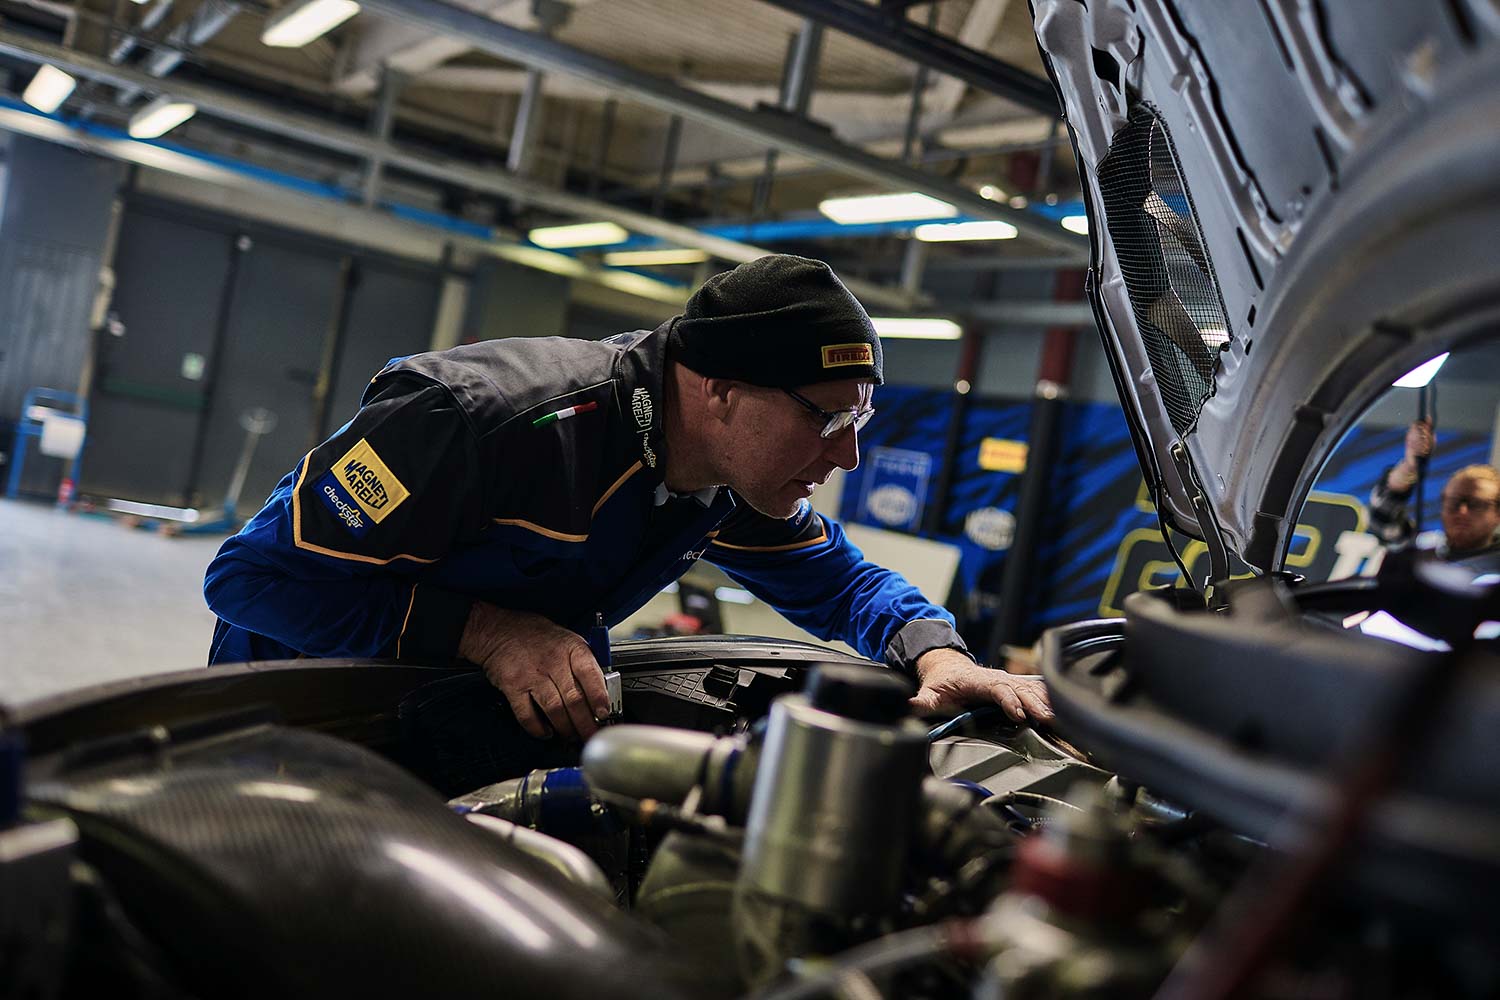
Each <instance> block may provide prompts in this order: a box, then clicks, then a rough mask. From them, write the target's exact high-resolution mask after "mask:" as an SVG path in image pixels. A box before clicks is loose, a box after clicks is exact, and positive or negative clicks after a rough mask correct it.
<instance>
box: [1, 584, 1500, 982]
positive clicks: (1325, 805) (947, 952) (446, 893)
mask: <svg viewBox="0 0 1500 1000" xmlns="http://www.w3.org/2000/svg"><path fill="white" fill-rule="evenodd" d="M1493 592H1494V588H1493V585H1492V584H1489V583H1486V582H1484V581H1483V580H1481V581H1479V582H1478V583H1476V582H1475V580H1474V578H1473V576H1472V574H1467V575H1466V574H1462V573H1460V572H1458V571H1457V570H1455V568H1454V567H1452V566H1445V565H1442V564H1438V563H1436V562H1420V561H1418V562H1411V561H1408V563H1407V564H1403V563H1402V561H1401V560H1393V561H1392V564H1391V567H1390V569H1389V570H1388V571H1387V572H1386V573H1385V574H1384V578H1383V579H1382V580H1379V581H1358V582H1355V583H1348V584H1341V585H1322V586H1317V587H1303V588H1296V587H1292V586H1289V585H1288V584H1286V583H1284V582H1282V581H1278V580H1275V579H1271V578H1263V579H1260V580H1256V581H1250V582H1248V583H1246V584H1244V585H1242V586H1240V587H1238V588H1236V589H1235V590H1234V591H1233V592H1232V593H1227V594H1225V595H1221V597H1220V599H1219V603H1220V607H1218V608H1217V609H1214V610H1211V609H1210V608H1209V607H1208V606H1207V605H1206V604H1205V603H1203V601H1202V598H1201V597H1199V596H1198V595H1195V594H1187V593H1186V592H1158V593H1150V594H1147V593H1143V594H1141V595H1138V597H1137V598H1135V599H1132V602H1131V603H1130V604H1129V605H1128V607H1127V616H1126V618H1125V619H1123V620H1101V621H1096V622H1085V623H1080V624H1078V625H1075V626H1069V627H1066V628H1062V629H1058V630H1054V631H1053V632H1051V633H1049V634H1048V636H1047V638H1046V640H1045V643H1044V649H1043V654H1044V655H1043V670H1044V673H1045V674H1046V676H1047V679H1048V683H1049V688H1050V689H1051V691H1052V697H1053V702H1054V705H1055V707H1056V710H1057V713H1058V719H1057V723H1056V728H1055V729H1052V728H1043V727H1039V726H1023V725H1019V724H1016V723H1014V722H1012V721H1010V720H1009V719H1007V718H1006V717H1005V716H1004V715H1003V714H1002V713H1001V712H1000V711H999V710H998V709H985V708H980V709H976V710H974V711H971V712H967V713H964V714H962V715H960V716H957V717H955V718H952V719H949V720H946V721H932V720H929V721H920V720H918V719H915V718H913V717H911V715H910V712H909V706H908V704H907V698H908V697H909V695H910V693H911V690H910V687H909V685H908V683H907V682H906V681H905V680H904V679H903V678H900V677H898V676H896V675H893V674H891V673H890V672H888V671H885V670H882V669H875V668H873V667H872V665H871V664H868V663H867V662H865V661H861V660H858V659H855V658H852V657H845V656H842V655H840V654H835V653H830V652H829V651H828V650H825V649H821V648H818V647H812V646H805V645H801V644H798V643H789V642H780V641H770V640H755V639H736V638H729V637H715V638H706V637H704V638H693V639H663V640H643V641H637V642H630V643H622V644H619V645H618V646H617V647H616V655H615V665H616V667H617V669H619V670H620V671H621V673H622V674H623V677H624V685H623V687H624V705H625V717H624V719H623V720H621V722H620V723H619V724H616V725H611V726H608V727H606V728H605V729H603V730H601V731H600V732H599V733H598V734H596V735H595V736H594V737H593V738H592V739H590V740H589V741H588V742H587V743H586V744H585V745H584V746H583V747H582V748H581V750H580V748H578V747H568V746H564V745H562V744H559V743H556V742H544V741H536V740H532V739H531V738H530V737H528V736H526V735H525V734H524V733H522V732H521V731H520V729H519V727H518V726H517V725H516V724H515V722H514V719H513V718H511V717H510V716H509V714H508V710H507V709H506V708H505V706H504V703H503V701H502V699H501V698H500V696H499V695H498V692H496V691H495V690H494V689H493V688H491V687H490V686H489V685H488V682H487V681H486V680H485V678H484V677H483V676H482V675H481V674H479V673H476V672H470V671H462V670H453V669H432V668H418V667H410V666H400V665H391V664H379V663H365V662H346V663H337V662H318V663H308V662H306V661H299V662H294V663H284V664H254V665H247V666H245V667H244V668H235V669H231V670H229V671H226V672H222V673H221V672H218V671H214V672H210V673H209V674H207V675H206V674H204V673H203V672H201V671H200V672H194V673H191V674H177V675H168V676H166V677H161V678H148V679H143V680H140V681H135V682H129V683H127V684H123V685H117V686H115V687H114V688H112V689H106V690H104V691H93V692H87V693H84V694H79V695H73V696H68V697H64V698H61V699H56V700H54V701H53V702H50V703H43V704H41V705H38V706H36V707H35V708H34V709H32V710H31V711H30V714H29V715H28V716H26V717H22V718H20V719H16V720H12V721H11V724H10V725H9V726H8V727H7V729H6V731H5V733H6V739H7V747H8V748H9V749H10V751H11V752H10V754H9V759H10V760H11V761H13V762H19V761H20V760H21V754H20V751H19V747H20V746H21V740H20V739H19V738H18V737H20V736H24V737H25V745H26V753H27V756H26V759H25V765H24V768H25V777H26V788H27V792H26V796H25V800H24V803H21V804H20V806H21V808H22V810H23V811H22V813H21V815H20V822H18V823H17V824H15V825H13V826H11V827H10V828H8V829H6V830H4V831H3V832H0V845H3V847H4V852H3V855H0V880H3V884H4V886H5V892H4V898H5V900H6V906H5V907H4V912H5V914H6V923H5V926H4V928H3V931H4V933H3V940H4V941H5V942H6V947H7V954H8V955H10V956H14V957H15V958H14V960H11V961H8V969H9V970H12V976H11V980H10V984H9V986H8V989H10V990H11V991H12V992H16V991H17V990H19V991H20V992H18V993H16V995H31V996H62V997H72V996H85V995H93V994H95V993H97V992H98V990H99V989H101V988H103V987H104V986H105V985H106V984H107V985H108V986H109V987H110V988H111V989H112V990H114V991H115V992H117V993H118V992H120V991H122V990H123V992H124V993H125V995H137V996H174V997H176V996H185V997H191V996H239V995H245V996H249V995H264V994H265V993H266V992H267V991H272V992H273V993H274V994H275V995H279V996H314V995H328V994H330V993H333V994H335V995H342V994H345V993H352V992H354V991H356V990H358V991H361V992H364V991H375V992H376V993H377V994H380V995H390V994H391V993H392V992H393V991H399V992H402V993H406V992H413V993H420V994H422V995H436V994H438V993H442V994H444V995H479V994H481V993H485V994H490V993H494V992H496V991H499V992H502V993H507V994H516V995H532V994H537V995H549V996H562V997H569V996H580V997H581V996H590V997H596V996H622V997H624V996H652V997H661V996H723V997H730V996H743V995H751V994H753V995H758V996H774V997H804V996H806V997H810V996H840V995H847V996H861V997H864V996H901V997H928V996H933V997H936V996H974V997H1001V996H1004V997H1095V996H1097V997H1106V996H1107V997H1130V996H1141V997H1146V996H1194V997H1197V996H1220V995H1222V996H1228V995H1250V996H1370V995H1387V996H1401V997H1405V996H1431V995H1445V996H1447V995H1466V996H1470V995H1472V996H1480V995H1488V994H1490V993H1491V992H1492V991H1493V990H1494V989H1495V988H1496V987H1497V985H1500V960H1497V956H1496V954H1495V951H1494V949H1493V947H1492V945H1493V943H1494V941H1495V939H1496V927H1495V922H1494V915H1493V912H1492V908H1491V907H1489V906H1488V905H1487V904H1488V899H1489V896H1490V889H1492V888H1493V886H1494V885H1495V884H1496V876H1497V873H1500V846H1497V845H1500V831H1497V828H1496V819H1495V817H1496V815H1497V810H1496V808H1495V806H1496V803H1497V802H1500V784H1497V783H1496V779H1495V777H1494V774H1493V773H1492V769H1486V768H1484V767H1482V766H1476V762H1477V761H1482V760H1485V759H1489V755H1490V754H1491V753H1492V752H1493V749H1494V748H1493V742H1494V740H1495V739H1496V737H1495V735H1494V734H1495V733H1496V732H1500V727H1497V726H1496V724H1495V723H1496V722H1497V719H1496V718H1495V715H1496V713H1497V712H1500V688H1497V684H1496V677H1497V676H1500V675H1497V674H1496V672H1495V669H1494V668H1495V665H1496V664H1495V662H1494V653H1493V649H1492V648H1490V647H1489V646H1488V645H1487V644H1485V643H1470V644H1467V645H1465V644H1464V643H1463V634H1464V630H1465V629H1467V630H1468V632H1469V633H1472V632H1473V625H1472V620H1473V619H1474V618H1475V617H1476V616H1478V617H1481V618H1482V617H1485V616H1487V615H1490V614H1492V612H1493V609H1492V607H1491V605H1492V604H1493V599H1494V598H1493ZM1439 600H1441V602H1442V604H1441V607H1443V608H1446V609H1447V610H1446V611H1443V612H1442V613H1440V614H1437V615H1436V616H1435V617H1434V616H1433V615H1432V614H1430V613H1429V614H1427V615H1426V616H1425V619H1424V615H1423V614H1422V613H1417V612H1412V613H1407V612H1410V609H1412V608H1428V609H1431V608H1433V607H1436V606H1438V605H1437V604H1435V603H1434V602H1437V601H1439ZM1377 607H1391V608H1398V609H1407V612H1403V613H1407V617H1408V618H1409V619H1411V620H1414V621H1419V622H1421V623H1422V624H1423V627H1424V628H1426V629H1427V630H1428V631H1429V632H1430V633H1434V634H1446V635H1447V637H1448V639H1449V640H1450V641H1452V642H1453V643H1454V645H1455V648H1454V649H1452V650H1451V651H1449V652H1446V653H1433V652H1430V651H1422V650H1416V649H1413V648H1410V647H1408V646H1403V645H1399V644H1394V643H1389V642H1384V641H1381V640H1378V639H1373V638H1370V637H1368V636H1366V635H1362V634H1359V632H1358V630H1357V629H1354V630H1350V629H1348V628H1345V627H1342V625H1343V623H1345V622H1347V621H1348V620H1349V618H1350V611H1351V609H1356V608H1357V609H1362V610H1364V611H1365V612H1366V613H1368V612H1369V610H1370V609H1372V608H1377ZM1444 630H1446V631H1444ZM1247 664H1252V665H1253V669H1247ZM1445 664H1446V665H1447V666H1444V665H1445ZM1193 678H1198V679H1199V680H1200V681H1201V683H1199V684H1195V683H1193V682H1192V681H1193ZM1433 678H1445V680H1443V681H1442V682H1441V683H1437V682H1434V681H1433ZM1455 690H1461V691H1462V695H1463V696H1462V697H1461V698H1453V697H1451V696H1450V695H1451V694H1452V692H1453V691H1455ZM1333 691H1337V692H1338V698H1336V699H1335V698H1332V697H1330V696H1329V693H1330V692H1333ZM1331 706H1333V707H1331ZM1455 706H1462V707H1461V708H1458V707H1455ZM1372 769H1373V772H1372ZM1273 889H1274V892H1273V891H1271V890H1273ZM1267 897H1270V898H1269V899H1268V898H1267ZM1278 903H1279V904H1280V905H1281V906H1282V907H1285V906H1287V905H1288V904H1295V905H1294V907H1293V909H1294V912H1281V911H1280V910H1278V909H1277V908H1276V905H1274V904H1278ZM1268 905H1270V906H1271V909H1269V910H1268V909H1267V906H1268ZM1262 939H1264V940H1262ZM1241 966H1244V967H1245V969H1246V970H1248V971H1236V970H1239V969H1240V967H1241ZM27 989H29V990H31V991H32V992H30V993H27V992H25V991H26V990H27ZM1377 991H1378V992H1377Z"/></svg>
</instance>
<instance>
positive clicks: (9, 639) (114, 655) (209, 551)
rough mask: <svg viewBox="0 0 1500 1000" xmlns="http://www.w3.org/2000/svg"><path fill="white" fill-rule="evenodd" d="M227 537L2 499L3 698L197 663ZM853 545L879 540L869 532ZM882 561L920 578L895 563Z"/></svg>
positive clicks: (776, 627)
mask: <svg viewBox="0 0 1500 1000" xmlns="http://www.w3.org/2000/svg"><path fill="white" fill-rule="evenodd" d="M880 534H885V533H880ZM222 541H223V538H222V537H221V536H204V537H191V536H189V537H177V538H170V537H166V536H163V535H161V534H158V533H157V532H154V531H144V530H140V529H135V528H131V527H128V526H126V525H125V524H124V523H122V522H120V521H115V520H106V519H101V518H95V517H85V516H81V515H77V514H68V513H63V512H61V511H59V510H57V508H55V507H53V506H52V505H50V504H46V503H36V502H26V501H14V500H4V499H0V702H4V703H7V704H11V705H19V704H22V703H24V702H27V701H32V700H34V699H37V698H42V697H45V696H47V695H51V694H57V693H60V692H63V691H68V690H72V689H74V688H79V687H84V686H86V685H90V684H98V683H101V682H105V681H113V680H122V679H125V678H128V677H139V676H142V675H145V674H151V673H160V672H165V671H172V670H187V669H193V668H196V667H202V666H203V665H204V661H205V659H206V658H207V655H208V644H209V638H210V636H211V634H212V632H213V624H214V617H213V615H212V614H210V613H209V611H208V608H207V607H206V606H205V605H204V603H203V590H202V588H203V571H204V569H205V568H206V567H207V566H208V563H209V560H210V559H212V558H213V556H214V553H215V552H217V551H218V548H219V545H220V544H221V543H222ZM856 541H858V542H859V544H861V545H864V546H867V547H870V546H874V547H876V548H878V545H876V544H875V543H876V542H877V541H878V540H877V539H874V538H870V539H865V538H863V537H861V538H858V539H856ZM867 550H868V549H867ZM887 564H888V565H893V566H897V567H898V568H903V569H906V570H907V573H908V575H909V576H910V577H912V578H913V579H916V580H918V582H922V581H921V580H920V576H919V575H918V574H914V573H913V572H912V568H909V567H904V566H901V565H900V561H899V560H891V561H888V562H887ZM703 570H705V571H707V572H709V573H712V574H714V576H715V577H716V579H714V578H710V580H711V583H723V584H728V583H729V582H730V581H729V580H728V579H727V578H724V577H722V574H719V573H718V571H717V570H713V569H711V568H710V567H707V566H705V567H703ZM947 572H948V573H949V574H950V575H951V573H952V569H951V567H949V568H948V570H947ZM676 609H677V599H676V598H675V597H673V596H670V595H665V594H664V595H661V596H659V597H658V598H656V599H655V600H653V601H652V602H651V603H649V604H647V605H646V607H644V608H642V609H641V610H640V611H638V612H637V613H636V614H634V615H632V616H631V617H630V618H628V619H627V620H626V621H624V622H621V623H620V625H618V626H617V627H616V628H615V629H614V632H615V635H616V636H617V637H621V638H623V637H627V636H629V635H631V634H632V633H633V632H634V631H635V628H636V626H637V625H657V624H660V622H661V620H662V619H663V618H664V617H665V616H666V615H667V614H669V613H671V612H673V611H675V610H676ZM723 610H724V618H725V621H724V624H725V627H726V631H729V632H739V633H741V634H749V635H770V636H780V637H784V638H797V639H803V640H812V636H809V635H808V634H807V633H805V632H803V631H802V630H801V629H799V628H796V627H795V626H793V625H791V624H790V623H788V622H787V621H786V620H785V619H783V618H782V617H781V616H780V615H778V614H776V612H775V611H773V610H772V609H771V608H769V607H767V606H766V605H764V604H760V603H758V602H757V603H755V604H752V605H748V606H745V605H733V604H726V605H725V606H724V609H723ZM829 645H834V646H836V647H838V648H843V649H847V648H848V647H846V646H843V645H842V644H841V643H830V644H829Z"/></svg>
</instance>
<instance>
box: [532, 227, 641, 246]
mask: <svg viewBox="0 0 1500 1000" xmlns="http://www.w3.org/2000/svg"><path fill="white" fill-rule="evenodd" d="M526 238H527V239H529V240H531V242H533V243H535V244H536V245H537V246H539V247H546V248H547V249H548V250H563V249H571V248H574V247H604V246H610V245H611V244H614V243H624V242H625V241H626V240H628V239H630V233H629V232H628V231H627V230H626V229H625V228H624V227H622V226H617V225H615V224H614V223H613V222H578V223H574V224H573V225H571V226H543V227H541V228H540V229H533V230H532V231H531V232H529V233H527V234H526Z"/></svg>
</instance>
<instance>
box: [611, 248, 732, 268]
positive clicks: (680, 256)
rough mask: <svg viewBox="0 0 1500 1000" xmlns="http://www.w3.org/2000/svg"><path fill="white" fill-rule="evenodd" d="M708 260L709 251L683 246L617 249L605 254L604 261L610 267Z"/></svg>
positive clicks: (698, 262)
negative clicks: (674, 248) (656, 248)
mask: <svg viewBox="0 0 1500 1000" xmlns="http://www.w3.org/2000/svg"><path fill="white" fill-rule="evenodd" d="M706 260H708V251H706V250H693V249H691V248H683V249H680V250H616V251H614V252H613V253H607V254H605V255H604V263H606V264H608V265H609V266H610V267H650V266H652V265H653V264H701V263H703V262H704V261H706Z"/></svg>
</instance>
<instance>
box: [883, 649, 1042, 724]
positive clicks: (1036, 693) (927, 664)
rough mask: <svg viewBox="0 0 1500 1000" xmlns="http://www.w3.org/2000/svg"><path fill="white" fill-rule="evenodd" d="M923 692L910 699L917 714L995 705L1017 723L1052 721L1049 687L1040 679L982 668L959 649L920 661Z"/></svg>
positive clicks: (941, 651) (934, 651) (927, 655)
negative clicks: (1030, 720)
mask: <svg viewBox="0 0 1500 1000" xmlns="http://www.w3.org/2000/svg"><path fill="white" fill-rule="evenodd" d="M917 677H918V678H919V679H920V680H921V682H922V687H921V690H919V691H918V692H917V695H916V697H915V698H913V699H912V700H911V705H912V708H913V709H914V710H916V711H918V712H938V711H942V710H943V709H953V708H961V707H963V706H966V705H976V704H990V703H991V702H993V703H994V704H996V705H999V706H1000V707H1001V708H1003V709H1005V714H1006V715H1008V716H1010V717H1011V718H1012V719H1015V720H1016V721H1017V722H1025V721H1027V719H1028V718H1029V719H1034V720H1035V721H1037V722H1050V721H1052V706H1051V705H1049V704H1048V702H1047V686H1046V684H1045V683H1044V682H1043V681H1042V679H1041V678H1040V677H1028V676H1023V675H1021V674H1010V673H1006V672H1005V671H1004V670H994V669H991V668H990V667H981V666H980V665H979V664H977V663H975V662H974V661H973V660H971V659H969V658H968V657H967V656H965V655H964V654H963V653H960V652H959V651H958V650H956V649H932V650H928V651H927V652H925V653H923V654H922V655H921V656H920V657H918V659H917Z"/></svg>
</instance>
